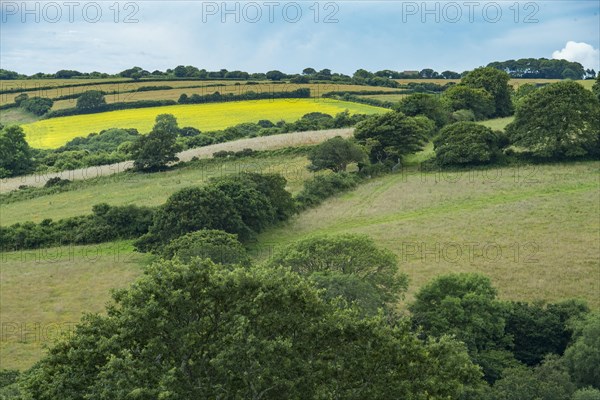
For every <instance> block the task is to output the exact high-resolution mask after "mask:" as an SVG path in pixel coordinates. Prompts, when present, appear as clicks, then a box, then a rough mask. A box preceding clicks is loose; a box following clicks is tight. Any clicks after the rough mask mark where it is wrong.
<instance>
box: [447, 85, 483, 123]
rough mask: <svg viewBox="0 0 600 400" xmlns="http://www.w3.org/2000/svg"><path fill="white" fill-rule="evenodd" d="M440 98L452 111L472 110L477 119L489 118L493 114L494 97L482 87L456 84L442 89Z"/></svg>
mask: <svg viewBox="0 0 600 400" xmlns="http://www.w3.org/2000/svg"><path fill="white" fill-rule="evenodd" d="M442 99H443V101H444V102H445V103H446V104H447V105H448V107H449V108H450V109H451V110H452V111H458V110H471V111H473V114H475V119H477V120H481V119H487V118H490V117H491V116H492V115H493V114H494V98H493V97H492V95H491V94H489V93H488V92H487V91H486V90H484V89H474V88H471V87H468V86H465V85H456V86H452V87H451V88H449V89H447V90H446V91H444V94H443V95H442Z"/></svg>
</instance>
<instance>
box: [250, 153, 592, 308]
mask: <svg viewBox="0 0 600 400" xmlns="http://www.w3.org/2000/svg"><path fill="white" fill-rule="evenodd" d="M599 167H600V162H582V163H572V164H554V165H526V166H521V167H510V168H493V169H475V170H465V171H460V172H441V171H437V172H436V171H432V172H419V171H418V170H416V169H415V168H408V169H407V170H405V171H403V172H400V173H397V174H394V175H389V176H385V177H382V178H377V179H373V180H371V181H370V182H367V183H365V184H363V185H361V186H360V187H359V188H358V189H356V190H355V191H353V192H350V193H347V194H344V195H342V196H339V197H337V198H333V199H330V200H328V201H326V202H325V203H323V204H322V205H321V206H319V207H317V208H315V209H310V210H308V211H306V212H304V213H302V214H300V215H299V216H297V217H296V218H295V219H293V220H291V222H289V223H287V224H285V225H283V226H281V227H280V228H276V229H273V230H270V231H268V232H265V233H263V234H261V235H260V236H259V241H258V243H259V244H258V245H257V246H256V248H257V249H262V251H261V252H260V254H262V256H263V257H266V256H267V254H269V252H270V251H276V250H277V249H280V248H281V247H283V246H285V245H286V244H288V243H291V242H293V241H295V240H298V239H301V238H304V237H307V236H310V235H315V234H337V233H364V234H367V235H369V236H371V237H372V238H373V239H375V241H376V242H377V243H379V244H381V245H382V246H384V247H387V248H388V249H390V250H391V251H393V252H394V253H395V254H396V255H397V256H398V258H399V261H400V270H401V271H403V272H406V273H407V274H408V275H409V277H410V287H409V296H408V297H407V300H410V299H411V298H412V295H413V294H414V293H415V291H416V290H417V289H418V288H419V287H421V286H422V285H423V284H424V283H426V282H427V281H429V280H430V279H431V278H433V277H434V276H436V275H439V274H444V273H450V272H481V273H483V274H485V275H487V276H489V277H490V278H491V279H492V281H493V283H494V285H495V286H496V287H497V288H498V289H499V294H500V297H502V298H504V299H513V300H526V301H534V300H544V301H557V300H561V299H566V298H581V299H584V300H586V301H588V303H589V304H590V306H591V307H592V308H594V309H598V308H599V307H600V299H599V298H598V292H599V290H600V267H599V262H598V261H599V260H598V254H600V236H599V235H598V232H600V221H599V220H598V219H597V218H591V216H594V215H598V212H599V209H598V208H599V206H598V205H599V204H600V194H599V192H598V179H599V178H600V174H599V171H600V170H599ZM265 249H268V250H269V251H265Z"/></svg>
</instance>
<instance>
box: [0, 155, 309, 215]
mask: <svg viewBox="0 0 600 400" xmlns="http://www.w3.org/2000/svg"><path fill="white" fill-rule="evenodd" d="M307 165H308V160H307V158H306V156H304V155H296V156H294V155H290V154H283V155H279V156H270V157H253V158H242V159H237V160H236V159H232V160H226V161H221V160H218V159H216V160H205V161H203V162H202V163H200V164H190V165H188V166H185V167H182V168H178V169H174V170H171V171H166V172H159V173H153V174H132V173H121V174H116V175H112V176H103V177H98V178H94V179H89V180H85V181H78V182H75V183H73V184H72V185H73V186H72V187H73V190H71V191H68V192H62V193H55V194H49V195H44V196H39V197H35V198H32V199H27V200H22V201H18V202H12V203H6V202H5V203H4V204H3V203H0V225H3V226H6V225H11V224H14V223H17V222H24V221H35V222H40V221H42V220H43V219H45V218H52V219H55V220H56V219H60V218H65V217H72V216H76V215H83V214H89V213H91V211H92V206H93V205H94V204H98V203H102V202H105V203H108V204H111V205H124V204H137V205H145V206H157V205H159V204H162V203H164V202H165V200H166V199H167V198H168V197H169V195H171V194H172V193H173V192H175V191H177V190H179V189H182V188H184V187H187V186H193V185H201V184H203V183H204V182H206V181H207V180H208V179H210V178H211V177H215V176H219V175H223V174H233V173H238V172H240V171H253V172H263V173H267V172H272V173H279V174H281V175H283V176H284V177H286V179H287V180H288V187H287V189H288V190H289V191H291V192H292V193H296V192H298V191H299V190H300V189H301V188H302V182H303V181H304V180H305V179H307V178H308V177H309V176H310V175H311V173H310V172H309V171H308V170H307V169H306V166H307Z"/></svg>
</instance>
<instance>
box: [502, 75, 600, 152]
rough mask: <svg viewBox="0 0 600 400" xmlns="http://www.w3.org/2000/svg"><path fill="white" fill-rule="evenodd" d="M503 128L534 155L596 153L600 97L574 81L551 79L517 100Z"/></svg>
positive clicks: (599, 127) (512, 139) (514, 142)
mask: <svg viewBox="0 0 600 400" xmlns="http://www.w3.org/2000/svg"><path fill="white" fill-rule="evenodd" d="M506 132H507V134H508V135H509V137H510V139H511V141H512V143H513V144H514V145H516V146H519V147H522V148H525V149H527V150H528V151H529V152H531V154H532V155H533V156H535V157H540V158H564V157H577V156H584V155H586V154H598V146H599V135H600V101H598V98H596V97H595V96H594V95H593V94H592V93H591V92H590V91H589V90H586V89H584V88H583V86H581V85H580V84H578V83H577V82H570V81H569V82H557V83H552V84H550V85H547V86H544V87H543V88H541V89H539V90H537V91H535V92H533V93H531V94H530V95H528V96H527V97H525V98H524V99H523V100H522V101H521V102H519V104H518V107H517V111H516V114H515V120H514V122H512V123H510V124H509V125H508V126H507V127H506Z"/></svg>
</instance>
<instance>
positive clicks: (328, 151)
mask: <svg viewBox="0 0 600 400" xmlns="http://www.w3.org/2000/svg"><path fill="white" fill-rule="evenodd" d="M308 159H309V160H310V162H311V164H310V165H309V166H308V169H309V170H311V171H320V170H323V169H330V170H332V171H333V172H341V171H345V170H346V168H347V167H348V164H350V163H353V162H355V163H361V162H364V161H365V159H366V154H365V152H364V150H363V149H362V148H361V147H360V146H358V145H356V144H354V143H353V142H352V141H350V140H347V139H344V138H342V137H341V136H336V137H334V138H331V139H329V140H326V141H325V142H323V143H321V144H319V145H318V146H315V147H314V148H313V149H312V150H311V151H310V153H309V154H308Z"/></svg>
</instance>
